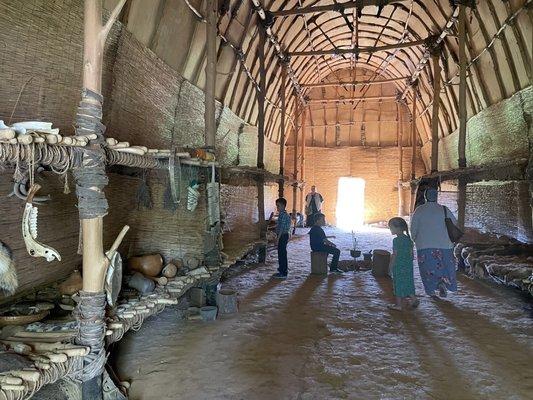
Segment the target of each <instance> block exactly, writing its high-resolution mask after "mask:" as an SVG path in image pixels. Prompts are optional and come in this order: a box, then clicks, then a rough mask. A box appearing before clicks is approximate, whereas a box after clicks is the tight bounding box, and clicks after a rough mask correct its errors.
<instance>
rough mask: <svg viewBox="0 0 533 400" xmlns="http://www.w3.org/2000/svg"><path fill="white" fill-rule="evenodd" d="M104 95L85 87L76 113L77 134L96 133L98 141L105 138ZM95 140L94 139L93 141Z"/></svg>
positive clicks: (100, 141)
mask: <svg viewBox="0 0 533 400" xmlns="http://www.w3.org/2000/svg"><path fill="white" fill-rule="evenodd" d="M103 102H104V97H103V96H102V95H101V94H100V93H96V92H93V91H92V90H90V89H87V88H84V89H83V90H82V92H81V102H80V106H79V107H78V113H77V114H76V135H79V136H83V135H91V134H93V133H96V135H97V136H98V139H97V140H96V142H97V143H102V142H103V141H104V140H103V139H104V132H105V129H106V127H105V125H104V124H102V122H101V121H102V103H103ZM93 142H94V141H93Z"/></svg>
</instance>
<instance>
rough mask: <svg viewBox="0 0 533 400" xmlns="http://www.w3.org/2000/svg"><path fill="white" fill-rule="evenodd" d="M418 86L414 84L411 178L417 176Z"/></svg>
mask: <svg viewBox="0 0 533 400" xmlns="http://www.w3.org/2000/svg"><path fill="white" fill-rule="evenodd" d="M416 89H417V88H416V86H413V111H412V112H411V151H412V153H411V180H414V179H415V178H416V147H417V142H418V140H417V137H416V100H417V97H418V96H417V93H416Z"/></svg>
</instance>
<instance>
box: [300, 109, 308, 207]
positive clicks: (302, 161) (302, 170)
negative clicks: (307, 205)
mask: <svg viewBox="0 0 533 400" xmlns="http://www.w3.org/2000/svg"><path fill="white" fill-rule="evenodd" d="M306 114H307V109H306V108H305V106H304V109H303V110H302V122H301V126H302V138H301V139H300V140H301V142H300V143H301V147H300V149H301V154H300V180H301V181H302V185H300V212H301V213H302V215H304V197H305V193H304V189H305V187H304V186H305V184H304V183H303V182H305V134H306V132H305V122H306V121H305V118H306Z"/></svg>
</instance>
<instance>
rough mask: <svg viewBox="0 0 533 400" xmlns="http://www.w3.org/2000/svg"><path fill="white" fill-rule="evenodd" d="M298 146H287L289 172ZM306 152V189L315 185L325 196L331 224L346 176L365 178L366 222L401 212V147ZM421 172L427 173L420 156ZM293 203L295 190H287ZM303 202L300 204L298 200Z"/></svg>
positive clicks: (406, 170) (406, 169)
mask: <svg viewBox="0 0 533 400" xmlns="http://www.w3.org/2000/svg"><path fill="white" fill-rule="evenodd" d="M293 151H294V148H293V147H288V148H287V164H286V168H287V172H288V173H289V174H292V171H293V169H292V160H293V157H294V152H293ZM306 151H307V153H306V163H305V166H306V171H305V175H306V189H305V190H306V192H307V191H308V190H309V188H310V187H311V186H312V185H316V186H317V190H318V191H319V192H320V193H321V194H322V195H323V196H324V198H325V203H324V209H323V211H324V214H325V215H326V218H327V220H328V222H329V223H331V224H335V223H336V206H337V194H338V182H339V178H342V177H354V178H362V179H364V180H365V223H372V222H377V221H384V220H388V219H389V218H391V217H393V216H396V215H397V213H398V189H397V182H398V162H399V158H398V150H397V149H396V148H382V149H376V148H362V147H352V148H341V149H328V148H318V147H315V148H308V149H307V150H306ZM410 160H411V151H410V149H408V148H404V158H403V168H404V174H405V176H408V173H409V170H410V165H411V164H410ZM416 168H417V175H420V174H422V173H423V172H424V166H423V163H422V160H421V158H420V155H419V156H418V162H417V166H416ZM285 192H286V197H287V200H288V202H289V205H291V206H292V191H291V190H286V191H285ZM297 204H299V203H297Z"/></svg>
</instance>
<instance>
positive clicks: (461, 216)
mask: <svg viewBox="0 0 533 400" xmlns="http://www.w3.org/2000/svg"><path fill="white" fill-rule="evenodd" d="M465 214H466V180H465V179H464V178H459V184H458V186H457V224H458V225H459V228H460V229H464V228H465Z"/></svg>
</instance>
